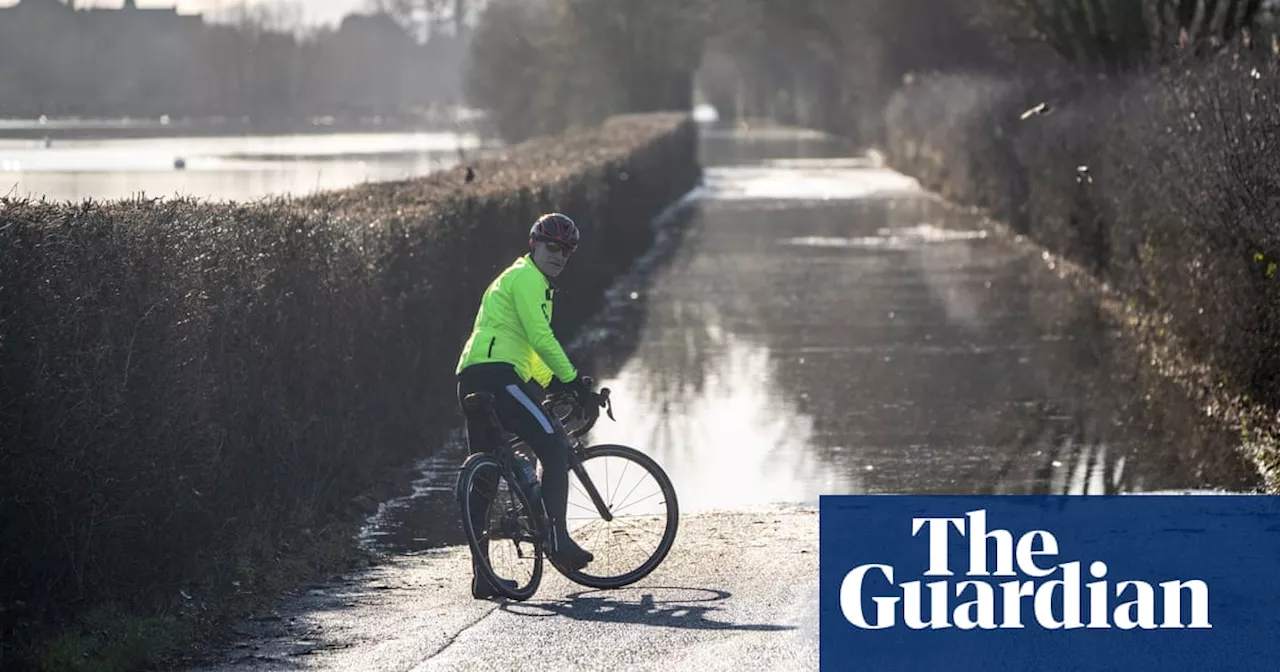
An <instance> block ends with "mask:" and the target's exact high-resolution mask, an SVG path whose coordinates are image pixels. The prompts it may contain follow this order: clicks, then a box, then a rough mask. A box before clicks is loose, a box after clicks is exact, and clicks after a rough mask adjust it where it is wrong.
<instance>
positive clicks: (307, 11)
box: [0, 0, 367, 24]
mask: <svg viewBox="0 0 1280 672" xmlns="http://www.w3.org/2000/svg"><path fill="white" fill-rule="evenodd" d="M136 1H137V4H138V6H139V7H174V6H176V7H177V8H178V12H179V13H182V14H203V13H206V12H208V13H212V12H217V11H218V10H219V9H220V8H221V9H224V10H225V9H227V8H230V7H235V6H237V5H239V4H242V3H247V4H253V5H262V4H266V5H270V4H274V3H278V2H280V1H281V0H136ZM285 1H286V3H287V4H292V5H295V6H297V7H301V8H302V15H303V19H304V20H305V21H306V22H307V23H311V24H317V23H330V24H332V23H337V22H338V21H340V20H341V19H342V17H343V16H346V15H347V14H350V13H352V12H355V11H360V10H363V9H364V8H365V6H366V5H367V2H366V0H285ZM16 4H17V0H0V7H8V6H10V5H16ZM123 4H124V0H75V6H77V7H119V6H121V5H123Z"/></svg>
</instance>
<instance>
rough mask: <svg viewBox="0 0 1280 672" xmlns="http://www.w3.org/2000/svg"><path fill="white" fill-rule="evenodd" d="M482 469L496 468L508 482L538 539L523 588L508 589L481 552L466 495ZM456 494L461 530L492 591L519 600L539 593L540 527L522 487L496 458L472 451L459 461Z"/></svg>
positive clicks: (540, 568) (508, 486) (540, 574)
mask: <svg viewBox="0 0 1280 672" xmlns="http://www.w3.org/2000/svg"><path fill="white" fill-rule="evenodd" d="M484 468H491V469H493V470H495V471H496V472H497V473H498V475H499V478H500V479H501V480H503V481H506V482H507V489H508V490H509V491H510V492H512V493H514V494H515V497H516V499H517V501H518V502H519V503H520V506H521V507H523V509H524V510H525V511H526V512H528V515H529V516H531V518H530V520H531V522H533V524H534V533H535V536H536V537H537V539H538V541H536V542H535V543H533V553H534V556H533V568H532V570H530V579H529V583H528V585H526V586H524V587H517V588H514V589H513V588H510V587H508V586H507V584H506V583H505V582H504V581H502V577H499V576H498V575H497V573H496V572H494V570H493V565H492V564H491V562H490V559H489V557H488V555H487V554H483V553H482V552H481V546H480V538H479V535H478V534H477V533H476V530H475V528H474V527H473V526H472V524H471V498H470V497H469V496H468V493H470V492H471V488H472V485H473V483H474V481H475V477H476V473H477V472H479V471H480V470H481V469H484ZM455 495H456V496H457V498H458V504H459V506H460V507H461V509H462V531H463V533H464V534H465V535H466V537H467V545H468V546H469V547H470V548H471V554H472V557H478V558H481V560H480V561H479V562H478V563H476V566H477V567H479V568H480V572H481V573H482V574H484V576H485V578H486V579H488V580H489V582H490V583H492V584H493V588H494V590H496V591H498V592H499V593H501V594H502V595H503V596H504V597H508V598H510V599H512V600H516V601H519V602H523V601H525V600H527V599H529V598H530V597H533V594H534V593H536V592H538V586H539V585H540V584H541V583H542V558H543V554H542V543H541V535H542V530H541V525H540V524H539V523H538V521H537V520H536V519H535V518H532V516H533V510H534V509H533V506H532V505H531V504H530V503H529V497H528V495H527V494H525V492H524V489H523V488H519V487H516V485H515V484H514V483H512V482H511V479H510V476H509V475H508V474H507V473H506V471H505V470H503V469H502V465H501V464H500V463H499V462H498V460H497V458H495V457H494V456H492V455H490V454H488V453H475V454H473V455H471V456H470V457H468V458H467V460H466V461H465V462H463V463H462V469H461V470H460V471H459V472H458V482H457V485H456V487H455Z"/></svg>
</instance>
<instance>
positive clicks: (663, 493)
mask: <svg viewBox="0 0 1280 672" xmlns="http://www.w3.org/2000/svg"><path fill="white" fill-rule="evenodd" d="M592 491H594V492H595V493H597V494H598V499H599V503H600V504H603V506H604V509H605V511H607V512H608V515H607V516H606V515H604V514H603V513H602V512H601V511H600V508H599V506H597V502H596V499H595V498H593V497H592V496H591V495H592ZM565 518H566V521H565V522H566V523H568V528H569V534H570V536H572V537H573V539H574V541H576V542H578V544H579V545H580V546H582V547H583V548H584V549H586V550H588V551H590V552H591V554H592V555H593V556H595V559H594V560H593V561H592V562H591V564H589V565H587V566H586V567H584V568H582V569H580V570H577V571H565V570H564V568H562V567H560V566H558V565H557V566H556V569H558V570H559V571H560V573H561V574H564V575H565V576H566V577H568V578H569V580H571V581H574V582H575V583H579V584H582V585H584V586H589V587H591V588H605V589H607V588H621V587H622V586H626V585H629V584H632V583H635V582H636V581H639V580H640V579H643V578H644V577H646V576H648V575H649V573H650V572H652V571H653V570H654V569H656V568H657V567H658V565H659V564H661V563H662V561H663V559H665V558H666V557H667V553H668V552H670V550H671V546H672V544H674V543H675V540H676V529H677V527H678V526H679V519H680V507H679V504H678V503H677V501H676V490H675V487H674V486H673V485H672V484H671V479H670V478H668V477H667V474H666V472H665V471H663V470H662V467H660V466H659V465H658V463H657V462H655V461H654V460H653V458H651V457H649V456H648V455H645V454H644V453H642V452H640V451H638V450H636V449H635V448H631V447H628V446H619V445H612V444H606V445H599V446H591V447H590V448H587V449H586V450H585V451H584V452H583V455H582V462H581V464H580V465H575V466H574V469H573V470H572V471H571V472H570V474H569V505H568V511H567V514H566V516H565ZM606 518H608V519H607V520H606ZM552 562H553V564H554V560H552Z"/></svg>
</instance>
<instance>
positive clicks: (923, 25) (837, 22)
mask: <svg viewBox="0 0 1280 672" xmlns="http://www.w3.org/2000/svg"><path fill="white" fill-rule="evenodd" d="M1267 4H1268V3H1267V2H1266V1H1265V0H1119V1H1104V0H948V1H947V2H938V1H937V0H787V1H786V2H782V1H780V0H647V1H646V2H643V3H637V2H627V1H625V0H534V1H531V2H530V1H516V0H494V1H493V2H491V3H489V5H488V6H487V8H486V9H485V11H484V13H483V14H482V15H481V17H480V21H479V25H478V26H477V29H476V33H475V39H474V41H473V42H472V44H471V57H470V58H469V60H468V66H467V74H466V80H465V82H464V85H463V86H464V89H465V91H466V94H467V96H468V99H469V100H470V101H471V102H472V103H473V104H476V105H477V106H480V107H484V108H486V109H489V110H491V111H492V112H493V114H494V119H495V121H496V122H497V123H498V126H499V127H500V128H501V129H502V130H503V133H504V135H506V136H508V137H511V138H519V137H527V136H529V135H534V134H538V133H545V132H551V131H555V130H558V129H561V128H565V127H569V126H573V125H575V124H583V123H592V122H594V121H598V120H599V119H601V118H603V117H605V116H607V115H609V114H613V113H617V112H622V111H644V110H648V109H654V108H664V107H665V108H673V109H674V108H685V107H687V106H688V105H689V104H690V103H691V96H692V95H693V91H694V89H695V88H696V90H697V91H698V93H699V95H701V96H703V97H705V98H706V99H708V100H709V102H711V103H712V104H714V105H715V106H716V107H717V108H718V109H719V110H720V111H721V113H722V114H729V115H731V116H733V115H748V116H769V117H773V118H775V119H778V120H780V121H786V122H792V123H801V124H805V125H811V126H818V127H822V128H827V129H831V130H838V131H842V132H858V131H859V130H862V131H867V130H868V129H865V128H863V129H860V128H859V126H860V125H863V124H865V123H866V122H865V121H864V120H862V119H861V118H862V117H865V116H866V115H867V114H871V115H872V116H874V115H876V114H878V112H879V110H880V109H882V107H883V105H884V103H885V102H886V101H887V99H888V96H889V95H891V93H892V92H893V91H894V90H896V89H897V88H898V87H899V86H900V85H901V84H902V82H903V78H904V77H910V76H912V75H913V74H915V73H921V72H927V71H935V70H942V71H955V70H965V71H987V72H1000V73H1005V74H1008V73H1014V72H1029V71H1043V70H1047V69H1059V70H1074V71H1077V72H1080V73H1089V74H1098V75H1104V76H1105V75H1112V76H1114V75H1116V74H1119V73H1123V72H1126V71H1132V70H1134V69H1140V68H1144V67H1150V66H1157V67H1158V65H1159V64H1160V63H1161V62H1170V61H1171V60H1174V59H1185V58H1187V57H1189V56H1201V55H1205V54H1208V53H1213V52H1214V51H1216V50H1220V49H1222V48H1225V47H1226V46H1228V45H1238V44H1240V43H1241V42H1242V41H1252V42H1255V43H1258V44H1262V42H1261V41H1260V40H1258V39H1257V37H1258V34H1259V31H1262V30H1268V29H1269V26H1270V24H1271V20H1270V11H1269V8H1268V7H1267ZM695 82H696V86H695Z"/></svg>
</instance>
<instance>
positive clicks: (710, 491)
mask: <svg viewBox="0 0 1280 672" xmlns="http://www.w3.org/2000/svg"><path fill="white" fill-rule="evenodd" d="M708 317H709V320H708V323H707V324H706V325H705V327H704V336H705V339H706V340H705V342H701V343H700V346H699V349H700V351H701V352H702V353H703V356H704V357H705V359H704V360H703V361H702V362H701V363H700V367H702V368H703V371H704V377H703V379H702V381H701V389H698V386H696V385H693V384H691V383H690V382H688V381H682V380H680V376H679V373H675V372H671V371H661V370H654V369H653V368H651V367H652V366H653V364H652V362H653V361H658V362H661V361H662V357H660V356H659V357H656V358H654V359H649V358H646V356H645V353H644V351H643V350H642V351H641V352H640V353H638V356H636V357H633V358H632V359H630V360H629V362H628V363H627V365H626V366H625V367H624V368H623V369H622V370H621V371H620V372H619V373H618V374H617V375H616V376H614V377H613V378H610V379H606V380H603V381H601V385H603V386H606V387H609V388H611V389H612V390H613V399H614V400H615V405H616V408H617V409H618V412H617V413H616V415H617V416H618V421H617V422H616V423H614V422H610V421H609V420H607V419H604V420H601V421H600V423H599V424H597V425H596V428H595V429H594V430H592V432H591V441H592V443H612V442H616V443H630V444H632V445H635V446H637V447H639V448H641V450H644V451H645V452H647V453H649V454H650V455H651V456H653V457H654V458H655V459H657V460H658V462H659V463H660V464H661V465H662V466H663V468H664V469H666V470H667V472H668V474H669V475H670V476H671V479H672V481H674V482H675V484H676V491H677V494H678V495H679V499H680V506H681V509H682V510H685V509H688V510H705V509H723V508H733V507H741V506H752V505H761V504H768V503H775V502H809V503H813V504H816V503H817V500H816V498H815V496H814V493H818V492H853V491H857V490H859V489H860V484H859V483H858V482H857V479H856V475H854V476H842V475H839V474H837V473H835V472H832V470H830V469H829V468H827V467H826V466H825V465H823V464H822V462H821V460H820V459H819V458H818V457H817V456H815V455H814V454H813V453H812V451H810V450H809V447H810V446H811V445H812V444H813V441H814V437H813V419H812V418H811V417H809V416H808V415H806V414H804V413H801V412H800V411H799V410H798V409H797V408H796V405H795V404H794V403H793V402H792V401H791V400H789V399H787V398H786V397H785V396H783V395H779V394H778V387H777V384H776V382H775V381H774V380H773V373H774V372H773V369H774V367H775V366H776V365H777V363H776V360H774V359H773V358H772V357H771V354H770V352H769V349H768V348H766V347H764V346H761V345H756V344H754V343H751V342H750V341H749V340H747V339H744V338H740V337H737V336H734V335H733V334H730V333H728V332H725V331H724V330H722V329H720V328H719V327H718V326H717V325H716V324H715V320H714V317H713V316H708ZM697 340H699V341H702V339H697Z"/></svg>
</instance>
